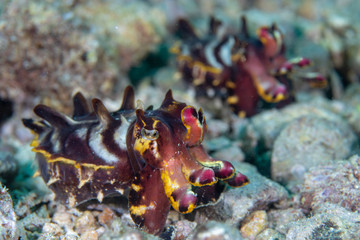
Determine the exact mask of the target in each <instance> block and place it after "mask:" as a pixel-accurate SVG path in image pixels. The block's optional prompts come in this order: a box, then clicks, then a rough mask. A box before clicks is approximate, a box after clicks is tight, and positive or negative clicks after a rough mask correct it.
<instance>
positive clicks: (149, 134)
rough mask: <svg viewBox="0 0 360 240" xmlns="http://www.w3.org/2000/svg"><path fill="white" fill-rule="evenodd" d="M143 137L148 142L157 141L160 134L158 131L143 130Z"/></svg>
mask: <svg viewBox="0 0 360 240" xmlns="http://www.w3.org/2000/svg"><path fill="white" fill-rule="evenodd" d="M141 136H142V137H143V138H145V139H147V140H156V139H158V137H159V132H158V130H156V129H151V130H148V129H146V128H142V129H141Z"/></svg>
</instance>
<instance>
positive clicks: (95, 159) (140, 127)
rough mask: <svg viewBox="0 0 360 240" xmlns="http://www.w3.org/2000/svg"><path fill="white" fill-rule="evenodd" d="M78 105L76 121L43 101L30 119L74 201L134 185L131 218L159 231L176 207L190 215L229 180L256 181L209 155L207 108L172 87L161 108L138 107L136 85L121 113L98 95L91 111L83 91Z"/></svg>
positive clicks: (48, 168) (53, 179)
mask: <svg viewBox="0 0 360 240" xmlns="http://www.w3.org/2000/svg"><path fill="white" fill-rule="evenodd" d="M73 102H74V113H73V116H72V118H70V117H68V116H66V115H63V114H61V113H59V112H56V111H54V110H53V109H51V108H49V107H47V106H45V105H37V106H36V107H35V108H34V112H35V113H36V114H37V115H38V116H39V117H41V118H42V119H43V120H39V121H34V120H32V119H23V123H24V125H25V126H26V127H28V128H29V129H31V131H32V132H33V133H34V134H35V139H34V140H33V142H32V143H31V146H32V147H33V151H34V152H36V153H37V154H36V158H37V160H38V163H39V170H40V174H41V176H42V177H43V179H44V181H45V182H46V183H47V185H48V186H49V188H50V189H51V190H52V191H53V192H54V193H55V194H56V197H57V199H59V200H61V201H63V202H66V203H67V204H69V205H70V206H76V205H78V204H80V203H82V202H84V201H86V200H89V199H93V198H97V199H98V200H99V201H100V202H101V201H102V200H103V198H104V197H105V196H107V195H109V194H111V193H114V192H119V193H123V192H124V190H125V189H126V188H130V192H129V196H128V198H129V211H130V215H131V217H132V219H133V220H134V222H135V223H136V225H137V226H138V227H140V228H142V229H144V230H145V231H147V232H149V233H152V234H159V233H161V231H162V230H163V228H164V225H165V221H166V218H167V215H168V212H169V209H170V206H172V207H173V208H174V209H175V210H176V211H178V212H180V213H190V212H192V211H193V209H194V208H196V207H198V206H202V205H206V204H209V203H214V202H216V201H217V200H218V199H219V197H220V194H221V193H222V191H223V190H224V186H225V185H224V182H226V183H227V184H229V185H230V186H233V187H240V186H243V185H245V184H247V183H248V182H249V181H248V179H247V177H246V176H245V175H243V174H241V173H240V172H236V171H235V169H234V167H233V165H232V164H231V163H230V162H227V161H221V160H216V159H213V158H211V157H210V156H209V155H207V153H206V152H205V150H204V148H203V147H202V146H201V142H202V140H203V138H204V134H205V132H206V130H207V125H206V122H205V117H204V114H203V111H202V110H201V109H200V110H199V111H197V110H196V109H195V108H194V107H192V106H189V105H187V104H185V103H181V102H178V101H175V100H174V99H173V97H172V92H171V90H169V91H168V92H167V94H166V96H165V99H164V100H163V102H162V104H161V106H160V107H159V108H158V109H155V110H152V109H151V108H148V109H147V110H144V109H142V108H135V106H134V90H133V89H132V88H131V87H127V88H126V89H125V92H124V96H123V102H122V105H121V107H120V109H119V110H118V111H115V112H109V111H108V110H107V109H106V108H105V106H104V105H103V103H102V102H101V101H100V100H99V99H93V100H92V107H93V111H92V110H90V107H89V106H88V104H87V102H86V100H85V98H84V97H83V95H82V94H80V93H77V94H76V95H75V96H74V99H73ZM140 105H142V104H140Z"/></svg>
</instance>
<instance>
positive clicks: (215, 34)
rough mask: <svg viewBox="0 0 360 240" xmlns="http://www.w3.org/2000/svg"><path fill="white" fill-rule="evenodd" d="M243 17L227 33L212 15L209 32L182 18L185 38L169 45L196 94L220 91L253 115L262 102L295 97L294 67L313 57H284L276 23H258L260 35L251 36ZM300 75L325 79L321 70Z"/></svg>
mask: <svg viewBox="0 0 360 240" xmlns="http://www.w3.org/2000/svg"><path fill="white" fill-rule="evenodd" d="M241 20H242V26H241V30H240V33H235V34H229V33H224V31H223V30H224V29H223V28H222V27H221V25H222V23H221V21H219V20H217V19H215V18H213V17H212V18H211V19H210V23H209V31H208V34H207V35H206V36H204V37H199V36H198V34H196V32H195V30H194V29H193V27H192V26H191V24H190V23H189V22H188V21H187V20H185V19H180V20H179V21H178V23H177V33H178V35H179V37H180V38H181V39H182V40H183V41H182V42H181V43H180V44H175V46H174V47H173V48H172V49H171V51H172V52H173V53H174V54H176V55H177V65H178V69H179V72H180V73H181V74H182V78H183V79H184V80H185V81H188V82H190V83H191V84H193V85H194V86H195V87H196V90H197V94H198V95H211V96H218V97H221V98H222V99H224V100H225V99H226V102H227V103H228V104H229V105H230V107H231V108H232V110H233V111H234V112H235V113H237V114H239V115H240V116H251V115H253V114H255V113H257V112H258V111H259V109H260V108H261V107H260V105H261V104H262V103H263V102H266V103H275V104H277V105H278V106H279V105H284V104H285V103H286V102H290V101H292V98H293V96H292V93H291V91H292V88H291V85H292V83H291V81H290V78H291V77H290V73H291V72H292V70H293V69H294V67H305V66H308V65H309V64H310V60H308V59H306V58H303V57H298V58H294V59H290V60H287V59H286V58H285V56H284V52H285V45H284V39H283V34H282V33H281V31H280V30H279V29H278V27H277V26H276V25H275V24H273V25H272V26H270V27H261V28H259V29H258V31H257V37H251V36H250V35H249V33H248V30H247V25H246V19H245V18H244V17H242V18H241ZM302 78H303V79H305V80H307V81H308V82H309V83H310V85H311V86H314V87H324V86H326V84H327V82H326V80H325V78H323V77H322V76H321V75H320V74H318V73H306V74H304V75H303V76H302Z"/></svg>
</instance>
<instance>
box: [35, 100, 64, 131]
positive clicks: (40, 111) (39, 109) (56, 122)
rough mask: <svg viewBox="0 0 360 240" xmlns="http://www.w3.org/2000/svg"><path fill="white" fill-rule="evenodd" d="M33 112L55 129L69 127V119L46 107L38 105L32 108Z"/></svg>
mask: <svg viewBox="0 0 360 240" xmlns="http://www.w3.org/2000/svg"><path fill="white" fill-rule="evenodd" d="M34 112H35V113H36V115H38V116H39V117H41V118H43V119H44V120H46V121H47V122H48V123H50V124H51V125H52V126H54V127H56V128H65V127H69V126H70V125H71V119H70V118H69V117H67V116H65V115H63V114H62V113H59V112H57V111H55V110H53V109H52V108H50V107H48V106H45V105H42V104H39V105H37V106H36V107H35V108H34Z"/></svg>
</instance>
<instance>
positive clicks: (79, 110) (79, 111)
mask: <svg viewBox="0 0 360 240" xmlns="http://www.w3.org/2000/svg"><path fill="white" fill-rule="evenodd" d="M73 104H74V113H73V117H72V118H73V119H76V118H79V117H83V116H86V115H88V114H89V113H90V108H89V105H88V103H87V101H86V99H85V97H84V95H82V93H81V92H77V93H76V94H75V95H74V97H73Z"/></svg>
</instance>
